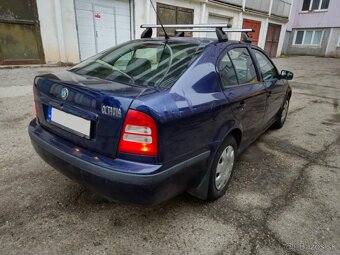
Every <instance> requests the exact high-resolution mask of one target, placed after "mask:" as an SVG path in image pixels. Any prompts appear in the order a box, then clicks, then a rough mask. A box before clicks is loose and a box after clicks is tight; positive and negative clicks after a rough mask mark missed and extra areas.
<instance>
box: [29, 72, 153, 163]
mask: <svg viewBox="0 0 340 255" xmlns="http://www.w3.org/2000/svg"><path fill="white" fill-rule="evenodd" d="M146 90H154V89H150V88H144V87H139V86H132V85H126V84H122V83H117V82H112V81H108V80H103V79H99V78H96V77H90V76H83V75H78V74H75V73H72V72H70V71H66V72H62V73H59V74H47V75H41V76H37V77H36V79H35V84H34V97H35V101H36V104H37V108H38V119H39V122H40V124H41V125H42V126H43V127H44V128H46V129H47V130H49V131H50V132H52V133H54V134H56V135H58V136H60V137H62V138H64V139H66V140H68V141H70V142H71V143H73V144H74V145H75V146H79V147H84V148H86V149H89V150H92V151H96V152H98V153H101V154H105V155H108V156H111V157H115V155H116V153H117V148H118V145H119V139H120V134H121V128H122V126H123V122H124V119H125V116H126V113H127V111H128V109H129V107H130V105H131V103H132V101H133V100H134V99H135V98H136V97H138V96H139V95H141V94H143V93H144V92H145V91H146Z"/></svg>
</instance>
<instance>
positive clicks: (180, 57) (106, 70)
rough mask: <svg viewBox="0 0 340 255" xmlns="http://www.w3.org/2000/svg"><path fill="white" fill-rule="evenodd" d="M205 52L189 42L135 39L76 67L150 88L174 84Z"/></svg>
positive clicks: (79, 71)
mask: <svg viewBox="0 0 340 255" xmlns="http://www.w3.org/2000/svg"><path fill="white" fill-rule="evenodd" d="M202 51H203V47H202V46H200V45H198V44H193V43H187V42H186V43H185V42H168V43H163V42H131V43H127V44H123V45H121V46H118V47H116V48H113V49H109V50H107V51H105V52H103V53H100V54H98V55H96V56H94V57H91V58H89V59H87V60H85V61H83V62H81V63H80V64H78V65H76V66H75V67H73V68H72V69H71V70H70V71H72V72H75V73H77V74H82V75H89V76H95V77H98V78H102V79H106V80H111V81H117V82H123V83H129V84H135V85H143V86H150V87H156V86H157V87H171V86H172V85H173V84H174V83H175V82H176V80H177V79H178V78H179V77H180V76H181V74H182V73H183V72H184V71H185V70H186V69H187V68H188V66H189V65H190V63H191V62H192V61H193V59H194V58H195V57H197V56H198V55H199V54H200V53H201V52H202Z"/></svg>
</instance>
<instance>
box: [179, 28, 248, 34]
mask: <svg viewBox="0 0 340 255" xmlns="http://www.w3.org/2000/svg"><path fill="white" fill-rule="evenodd" d="M222 30H223V31H224V32H226V33H229V32H241V33H243V32H254V30H253V29H251V28H242V29H240V28H228V29H222ZM176 32H215V29H190V28H183V29H182V28H180V29H176Z"/></svg>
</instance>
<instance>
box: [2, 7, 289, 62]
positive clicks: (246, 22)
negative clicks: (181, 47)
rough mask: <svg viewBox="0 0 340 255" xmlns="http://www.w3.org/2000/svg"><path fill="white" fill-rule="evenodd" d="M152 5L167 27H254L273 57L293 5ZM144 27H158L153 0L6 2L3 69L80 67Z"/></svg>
mask: <svg viewBox="0 0 340 255" xmlns="http://www.w3.org/2000/svg"><path fill="white" fill-rule="evenodd" d="M152 1H153V3H154V5H155V6H156V8H157V12H158V13H159V14H160V17H161V19H162V23H164V24H167V23H168V24H169V23H177V24H180V23H190V24H191V23H195V24H199V23H229V24H231V25H232V27H235V28H236V27H237V28H240V27H243V28H254V29H255V32H254V33H251V37H252V40H253V43H254V44H256V45H258V46H260V47H262V48H264V49H265V51H266V52H267V53H268V54H270V56H272V57H275V56H279V55H280V54H281V50H282V46H283V41H284V36H285V32H286V27H287V22H288V17H289V14H290V10H291V0H223V1H222V0H152ZM144 23H157V18H156V14H155V12H154V10H153V9H152V6H151V4H150V0H1V2H0V65H7V64H38V63H47V64H56V63H66V64H71V63H77V62H79V61H80V60H83V59H86V58H88V57H90V56H92V55H94V54H96V53H98V52H100V51H102V50H104V49H106V48H108V47H111V46H114V45H117V44H119V43H122V42H124V41H127V40H130V39H136V38H139V37H140V34H141V32H142V29H141V28H140V25H141V24H144ZM168 32H169V33H170V34H171V33H173V32H174V31H168ZM157 35H158V36H161V35H162V32H161V31H157ZM154 36H156V33H155V35H154ZM194 36H199V37H215V34H214V33H203V32H202V33H198V34H194ZM230 39H235V40H239V39H240V34H236V33H233V34H231V35H230Z"/></svg>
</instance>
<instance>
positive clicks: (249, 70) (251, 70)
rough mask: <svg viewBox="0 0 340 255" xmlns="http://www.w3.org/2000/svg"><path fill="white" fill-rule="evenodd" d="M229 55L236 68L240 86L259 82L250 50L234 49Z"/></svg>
mask: <svg viewBox="0 0 340 255" xmlns="http://www.w3.org/2000/svg"><path fill="white" fill-rule="evenodd" d="M228 54H229V57H230V59H231V61H232V63H233V65H234V67H235V71H236V77H237V80H238V83H239V84H247V83H256V82H258V80H257V75H256V71H255V67H254V63H253V60H252V59H251V56H250V54H249V51H248V49H246V48H234V49H231V50H230V51H229V52H228Z"/></svg>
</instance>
